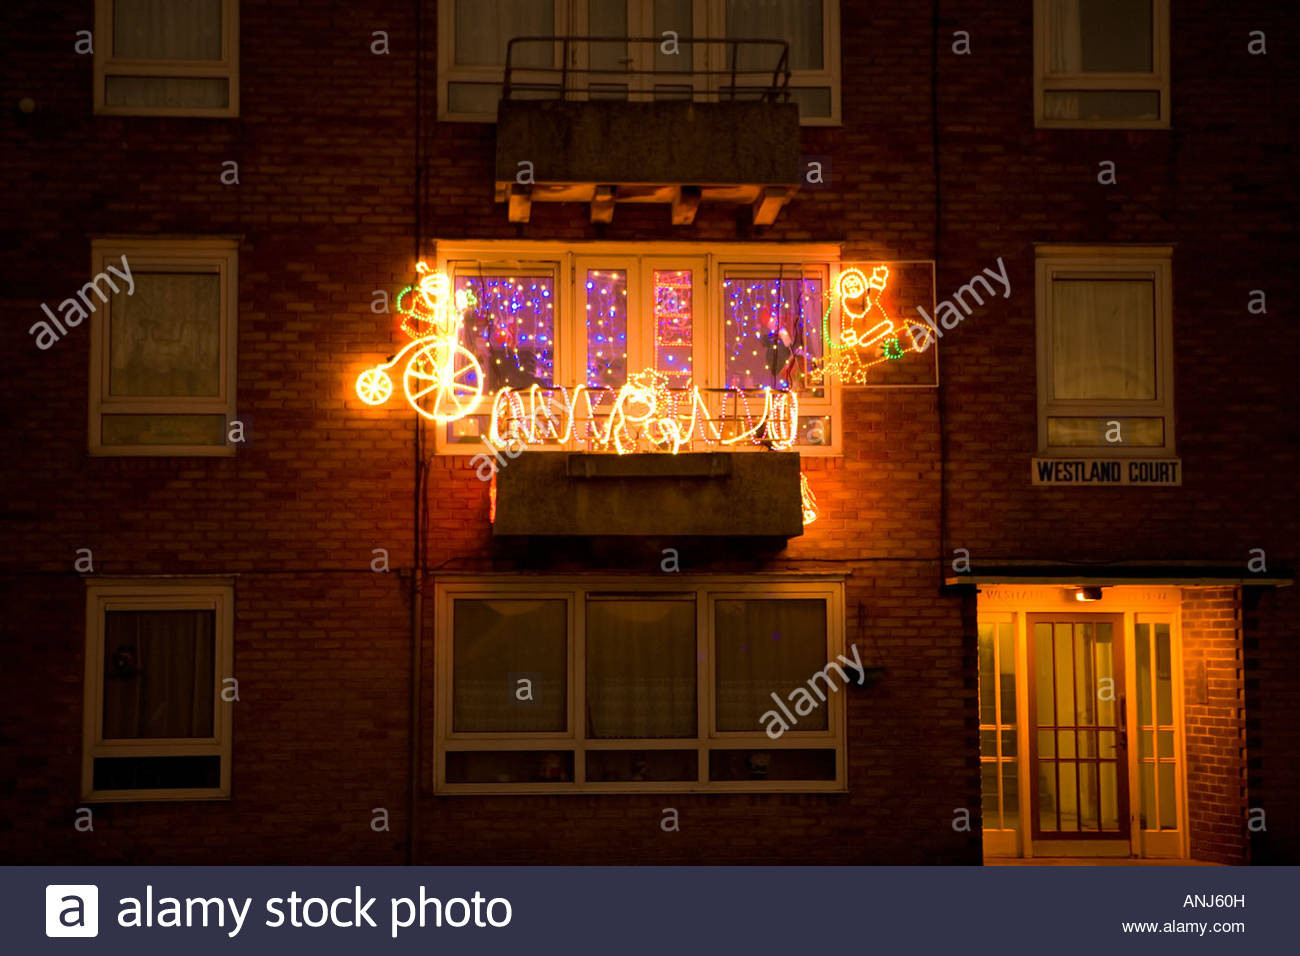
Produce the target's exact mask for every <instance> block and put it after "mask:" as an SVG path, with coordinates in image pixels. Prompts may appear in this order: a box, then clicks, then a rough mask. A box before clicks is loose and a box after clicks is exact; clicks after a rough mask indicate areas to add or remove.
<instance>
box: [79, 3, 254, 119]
mask: <svg viewBox="0 0 1300 956" xmlns="http://www.w3.org/2000/svg"><path fill="white" fill-rule="evenodd" d="M95 18H96V23H95V27H96V28H95V41H96V42H95V111H96V112H99V113H119V114H126V113H135V114H150V113H153V114H162V115H172V116H236V115H238V112H239V110H238V81H239V77H238V37H239V31H238V22H239V21H238V3H237V0H96V3H95Z"/></svg>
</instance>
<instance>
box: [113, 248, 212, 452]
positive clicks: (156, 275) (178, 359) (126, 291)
mask: <svg viewBox="0 0 1300 956" xmlns="http://www.w3.org/2000/svg"><path fill="white" fill-rule="evenodd" d="M92 249H93V260H92V261H93V264H94V267H95V271H96V273H98V274H100V275H105V276H106V277H112V278H113V282H112V284H111V285H110V283H109V282H108V279H107V278H105V279H100V280H98V288H99V289H101V290H103V291H102V292H101V293H100V295H101V297H107V301H106V302H101V301H100V299H99V298H97V297H96V295H95V294H94V293H90V294H89V295H88V297H87V298H88V303H89V304H90V305H92V306H93V307H94V311H93V312H91V315H90V320H91V321H90V324H91V356H92V360H91V389H90V402H91V434H90V450H91V453H92V454H96V455H139V454H149V455H229V454H233V452H234V446H233V445H229V444H228V443H227V427H228V424H229V422H230V421H231V419H232V418H233V417H234V406H235V394H234V393H235V374H234V372H235V370H234V348H235V315H234V310H235V303H236V301H237V294H236V271H237V269H236V258H237V253H236V245H235V243H234V242H233V241H230V240H202V239H196V240H132V241H129V242H113V241H98V240H97V241H95V242H94V243H93V244H92ZM124 259H125V265H124V263H123V260H124ZM109 267H112V268H113V269H115V270H117V272H116V273H112V272H108V269H109ZM128 269H129V272H130V276H131V278H130V280H129V281H127V280H125V279H124V278H122V274H123V273H125V272H126V271H128Z"/></svg>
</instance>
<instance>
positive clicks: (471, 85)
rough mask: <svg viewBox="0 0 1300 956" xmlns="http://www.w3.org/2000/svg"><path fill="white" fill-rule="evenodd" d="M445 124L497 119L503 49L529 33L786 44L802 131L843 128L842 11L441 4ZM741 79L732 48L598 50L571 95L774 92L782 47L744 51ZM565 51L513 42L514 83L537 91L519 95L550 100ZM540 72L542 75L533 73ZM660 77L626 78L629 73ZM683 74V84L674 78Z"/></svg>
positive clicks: (578, 66)
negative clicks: (770, 88) (518, 70)
mask: <svg viewBox="0 0 1300 956" xmlns="http://www.w3.org/2000/svg"><path fill="white" fill-rule="evenodd" d="M438 16H439V21H438V35H439V40H438V43H439V46H438V118H439V119H440V120H455V121H465V120H470V121H478V122H489V123H490V122H495V121H496V115H497V102H498V101H499V100H500V98H501V87H502V81H503V68H504V66H505V62H506V44H507V42H508V41H509V40H510V39H511V38H512V37H523V36H564V35H573V36H601V37H663V36H664V33H665V31H672V32H673V33H676V34H677V36H678V37H684V38H692V37H699V38H712V37H718V38H739V39H749V40H755V39H773V40H785V41H786V42H788V43H789V44H790V62H789V66H790V69H791V76H790V90H791V100H792V101H793V102H796V103H798V105H799V115H800V121H801V122H802V123H803V124H804V125H807V126H836V125H839V123H840V65H839V64H840V56H839V4H838V3H837V2H834V0H654V2H649V0H441V2H440V3H439V5H438ZM738 49H739V51H740V52H739V55H738V57H737V60H736V63H735V68H736V71H737V74H738V76H737V80H736V83H735V89H734V90H733V88H732V83H731V78H730V76H729V75H728V76H724V75H721V74H720V75H719V76H716V77H715V76H709V75H707V74H706V73H705V72H704V71H708V70H718V71H729V70H730V69H731V67H732V62H731V54H730V52H729V50H728V48H727V46H726V44H704V43H700V44H685V43H683V44H680V45H679V52H675V53H672V52H668V53H666V52H664V50H663V44H662V43H658V44H624V43H622V42H618V43H593V44H590V45H587V44H578V45H576V46H574V47H573V48H571V49H570V51H569V56H570V62H569V64H568V65H569V66H570V67H571V68H573V69H575V70H579V71H587V70H595V71H599V72H597V73H585V72H578V73H572V74H569V75H568V76H567V77H565V82H567V83H568V85H569V89H570V90H571V91H574V92H573V93H571V95H572V96H575V97H585V98H587V99H593V100H594V99H615V100H627V99H632V100H681V99H692V98H693V99H697V100H701V99H705V100H718V99H726V98H729V97H731V96H732V95H735V96H736V97H737V98H745V97H746V96H752V95H756V94H755V93H753V92H751V91H752V90H753V89H756V88H766V87H767V86H768V85H769V84H770V82H771V81H770V76H771V73H772V71H773V70H774V69H775V68H776V66H777V65H778V60H779V53H778V52H776V48H771V49H767V48H761V47H749V48H738ZM562 58H563V50H562V48H561V46H560V45H559V44H552V45H548V44H545V43H532V44H518V45H516V47H515V61H514V62H515V64H516V66H517V67H521V68H523V72H521V73H519V75H518V76H517V77H516V81H517V82H519V83H523V84H530V83H531V84H533V85H534V86H535V87H537V88H535V89H533V90H532V91H531V92H523V93H521V94H519V95H531V96H537V97H541V98H552V97H554V96H555V95H556V91H555V90H553V89H543V88H542V87H545V86H547V85H548V84H550V85H556V84H558V83H559V80H558V79H557V78H556V74H554V73H553V72H550V71H553V70H558V69H560V68H561V67H562V66H563V65H564V64H563V63H562ZM528 68H533V69H535V70H537V71H538V72H528ZM629 70H632V71H649V70H654V71H656V75H654V76H648V75H637V74H635V73H634V74H632V75H627V71H629ZM674 73H680V74H681V76H680V77H674V76H673V74H674Z"/></svg>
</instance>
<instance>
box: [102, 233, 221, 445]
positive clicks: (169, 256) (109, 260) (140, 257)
mask: <svg viewBox="0 0 1300 956" xmlns="http://www.w3.org/2000/svg"><path fill="white" fill-rule="evenodd" d="M124 255H125V256H126V258H127V263H128V264H129V266H130V268H131V273H132V275H133V276H134V275H135V274H137V273H143V272H204V273H215V274H216V275H217V276H219V277H220V278H221V306H220V309H221V313H220V314H221V332H220V336H221V354H220V358H219V363H220V368H219V370H218V378H217V381H218V388H219V392H218V394H217V395H215V396H174V397H169V396H163V395H149V396H120V395H119V396H113V395H110V394H109V385H110V381H109V379H110V370H109V363H110V362H111V358H112V356H111V353H110V350H109V347H108V346H109V331H110V329H111V322H112V305H113V303H112V299H111V298H110V299H109V301H108V302H103V303H95V304H96V305H97V308H96V309H95V310H94V311H93V312H92V313H91V314H90V411H89V414H90V418H89V432H88V434H89V449H90V454H91V455H93V456H105V457H108V456H112V457H146V456H147V457H182V456H202V457H230V456H233V455H234V454H235V446H234V445H232V444H231V443H230V442H229V441H228V440H227V441H223V442H222V443H221V444H220V445H105V444H104V442H103V416H105V415H132V414H135V415H217V414H220V415H224V416H225V425H224V426H223V437H224V436H225V435H227V434H228V429H229V427H230V421H231V419H233V418H234V417H235V380H236V355H235V350H236V342H237V322H236V315H237V312H238V300H239V296H238V290H239V253H238V243H237V242H236V241H235V240H233V239H134V238H132V239H96V240H93V241H92V243H91V261H90V269H91V275H92V276H96V275H99V274H100V273H102V272H104V271H105V270H106V269H107V268H108V267H109V266H110V265H115V266H116V267H117V268H118V269H119V271H120V270H121V266H122V256H124Z"/></svg>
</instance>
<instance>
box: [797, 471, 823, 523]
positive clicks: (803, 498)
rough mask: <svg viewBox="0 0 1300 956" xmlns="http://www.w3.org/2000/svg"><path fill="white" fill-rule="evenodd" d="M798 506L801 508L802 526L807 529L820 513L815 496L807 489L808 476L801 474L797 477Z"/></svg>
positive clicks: (810, 489)
mask: <svg viewBox="0 0 1300 956" xmlns="http://www.w3.org/2000/svg"><path fill="white" fill-rule="evenodd" d="M799 504H800V506H801V507H802V508H803V523H804V526H805V527H807V526H808V525H810V524H812V523H813V522H814V521H816V520H817V515H818V514H820V511H818V508H817V496H816V495H814V494H813V493H812V488H810V487H808V476H807V475H805V474H803V473H800V475H799Z"/></svg>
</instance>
